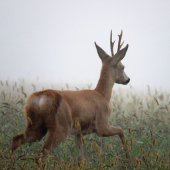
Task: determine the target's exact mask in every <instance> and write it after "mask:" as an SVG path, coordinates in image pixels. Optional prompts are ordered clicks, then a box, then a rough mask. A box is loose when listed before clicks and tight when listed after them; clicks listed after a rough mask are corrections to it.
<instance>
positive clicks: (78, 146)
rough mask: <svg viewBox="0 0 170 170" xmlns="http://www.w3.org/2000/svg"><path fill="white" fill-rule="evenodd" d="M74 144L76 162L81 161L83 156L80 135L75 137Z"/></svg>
mask: <svg viewBox="0 0 170 170" xmlns="http://www.w3.org/2000/svg"><path fill="white" fill-rule="evenodd" d="M75 144H76V147H77V148H78V160H83V159H84V155H83V143H82V139H81V135H80V134H78V135H75Z"/></svg>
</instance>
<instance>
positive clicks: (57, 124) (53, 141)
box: [41, 103, 72, 159]
mask: <svg viewBox="0 0 170 170" xmlns="http://www.w3.org/2000/svg"><path fill="white" fill-rule="evenodd" d="M63 106H64V107H63ZM46 125H47V128H48V131H49V136H48V139H47V141H46V142H45V144H44V146H43V150H42V151H41V153H42V157H41V158H42V159H44V158H45V157H46V156H47V155H48V154H49V153H50V152H52V151H54V149H55V148H56V147H57V146H58V145H59V144H60V143H61V142H62V141H63V140H64V139H65V138H66V137H67V135H68V134H69V133H70V130H71V127H72V118H71V113H70V110H69V109H68V106H67V105H66V103H61V106H60V107H59V108H58V110H57V112H56V113H55V117H53V118H52V117H47V118H46Z"/></svg>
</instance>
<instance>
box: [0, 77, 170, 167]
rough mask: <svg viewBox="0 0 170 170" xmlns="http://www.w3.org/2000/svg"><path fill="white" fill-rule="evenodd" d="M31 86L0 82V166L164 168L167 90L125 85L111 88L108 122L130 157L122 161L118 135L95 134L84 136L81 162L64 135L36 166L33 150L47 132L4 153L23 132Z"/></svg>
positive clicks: (169, 155)
mask: <svg viewBox="0 0 170 170" xmlns="http://www.w3.org/2000/svg"><path fill="white" fill-rule="evenodd" d="M88 87H89V88H90V87H91V86H88ZM29 88H30V89H32V90H30V89H29ZM48 88H49V87H48ZM51 88H52V87H51ZM54 88H55V87H54ZM66 88H67V89H68V88H69V85H68V84H67V85H66ZM85 88H86V87H85ZM40 89H43V87H41V88H40ZM40 89H39V90H40ZM58 89H59V88H58ZM60 89H61V88H60ZM63 89H65V88H63ZM36 90H38V88H37V86H36V85H33V84H32V85H31V84H30V86H29V85H28V84H26V83H25V82H24V80H22V81H21V80H20V81H18V82H13V83H8V81H6V82H2V81H0V169H4V170H6V169H17V170H19V169H24V170H25V169H28V170H30V169H50V170H51V169H57V170H60V169H61V170H66V169H68V170H73V169H75V170H81V169H82V170H84V169H87V170H88V169H96V170H100V169H110V170H112V169H116V170H123V169H129V170H132V169H141V170H146V169H149V170H152V169H154V170H155V169H160V170H162V169H170V94H167V93H166V92H162V91H161V90H159V91H157V90H154V91H151V90H150V88H149V87H148V92H147V93H139V92H136V91H135V90H134V89H133V88H132V87H131V86H130V87H128V88H127V89H125V90H121V89H117V90H113V95H112V100H111V103H110V105H111V110H112V114H111V119H110V124H111V125H114V126H119V127H121V128H122V129H123V130H124V133H125V136H126V140H127V141H126V142H127V145H128V148H129V151H130V154H131V157H132V160H131V161H128V160H126V156H125V152H124V150H123V148H122V145H121V142H120V139H119V137H117V136H114V137H107V138H100V137H98V136H97V135H95V134H91V135H87V136H84V156H85V161H84V162H78V161H77V160H76V155H77V152H78V150H77V148H76V147H75V144H74V137H73V136H68V138H67V139H66V140H65V141H64V142H62V144H61V145H60V146H59V147H58V148H56V149H55V152H53V153H51V154H50V155H49V157H48V158H47V160H46V162H44V163H41V162H40V167H38V165H37V163H36V158H37V157H38V155H37V152H38V151H40V150H41V148H42V146H43V144H44V142H45V140H46V137H47V136H46V137H44V138H43V139H42V140H41V141H40V142H36V143H33V144H31V145H30V144H26V145H23V146H22V147H21V148H19V149H18V150H17V151H16V152H15V154H14V155H13V156H10V152H11V151H10V146H11V143H12V137H13V135H15V134H19V133H22V132H23V131H24V130H25V126H26V120H25V111H24V104H25V98H26V96H28V95H29V94H31V93H32V92H34V91H36ZM75 90H78V89H75ZM47 135H48V134H47Z"/></svg>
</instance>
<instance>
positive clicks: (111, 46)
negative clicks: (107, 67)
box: [110, 30, 115, 57]
mask: <svg viewBox="0 0 170 170" xmlns="http://www.w3.org/2000/svg"><path fill="white" fill-rule="evenodd" d="M114 43H115V41H114V42H112V30H111V33H110V49H111V54H112V57H113V56H114V52H113V46H114Z"/></svg>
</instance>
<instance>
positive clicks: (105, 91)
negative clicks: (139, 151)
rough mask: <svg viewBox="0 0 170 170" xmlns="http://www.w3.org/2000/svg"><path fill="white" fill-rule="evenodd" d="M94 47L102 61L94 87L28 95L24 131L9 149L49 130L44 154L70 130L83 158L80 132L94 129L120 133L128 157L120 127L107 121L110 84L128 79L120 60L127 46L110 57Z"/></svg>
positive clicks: (108, 134) (126, 81) (14, 148)
mask: <svg viewBox="0 0 170 170" xmlns="http://www.w3.org/2000/svg"><path fill="white" fill-rule="evenodd" d="M96 48H97V51H98V54H99V57H100V58H101V59H102V63H103V66H102V70H101V75H100V79H99V82H98V84H97V87H96V88H95V89H94V90H81V91H57V90H44V91H40V92H36V93H33V94H32V95H31V96H29V97H28V99H27V102H26V107H25V109H26V113H27V115H26V116H27V128H26V130H25V132H24V133H22V134H20V135H16V136H14V137H13V143H12V151H15V150H16V149H17V148H18V147H20V146H21V145H22V144H25V143H31V142H35V141H37V140H38V141H40V140H41V139H42V138H43V136H44V135H45V134H46V133H47V131H49V137H48V139H47V141H46V143H45V144H44V146H43V150H42V153H43V157H45V156H46V153H47V152H46V151H45V150H47V151H48V152H50V151H53V150H54V149H55V148H56V147H57V145H59V144H60V143H61V142H62V141H63V140H64V139H65V138H66V137H67V135H68V134H73V135H75V142H76V145H77V147H78V148H79V153H78V156H79V158H80V159H83V148H82V146H83V145H82V140H81V136H82V135H86V134H90V133H96V134H97V135H99V136H101V137H107V136H114V135H119V137H120V139H121V141H122V144H123V145H124V148H125V151H126V155H127V157H128V158H129V157H130V155H129V152H128V149H127V146H126V145H125V137H124V134H123V131H122V129H121V128H118V127H112V126H109V125H108V122H109V119H110V113H111V111H110V107H109V101H110V98H111V92H112V87H113V85H114V83H115V82H117V83H121V84H127V83H128V82H129V81H130V79H129V78H128V79H127V78H126V77H127V76H124V75H125V73H124V71H122V66H123V65H122V64H121V62H120V61H121V60H122V59H123V57H124V56H125V54H126V51H127V48H128V46H126V47H125V48H124V49H122V50H120V51H119V52H118V53H117V54H115V56H113V57H110V56H109V55H107V54H106V53H105V52H104V51H103V50H102V49H101V48H100V47H99V46H97V44H96Z"/></svg>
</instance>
